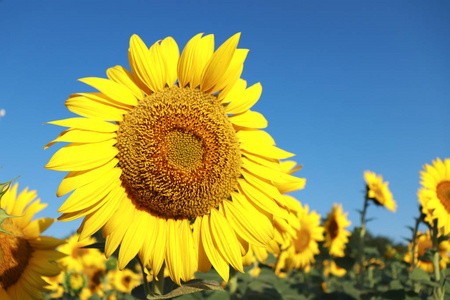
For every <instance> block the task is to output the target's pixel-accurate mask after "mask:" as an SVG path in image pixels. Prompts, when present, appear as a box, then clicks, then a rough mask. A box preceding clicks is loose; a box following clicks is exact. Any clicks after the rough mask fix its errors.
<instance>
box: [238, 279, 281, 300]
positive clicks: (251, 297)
mask: <svg viewBox="0 0 450 300" xmlns="http://www.w3.org/2000/svg"><path fill="white" fill-rule="evenodd" d="M243 299H247V300H281V299H283V298H282V297H281V295H280V293H279V292H278V291H277V290H276V289H275V288H274V287H273V286H272V285H271V284H268V283H263V282H260V281H254V282H251V283H250V284H249V285H248V288H247V291H246V292H245V295H244V297H243Z"/></svg>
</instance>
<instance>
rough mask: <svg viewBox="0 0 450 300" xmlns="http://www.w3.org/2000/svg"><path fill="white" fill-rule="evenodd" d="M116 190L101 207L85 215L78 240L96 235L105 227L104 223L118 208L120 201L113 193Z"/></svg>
mask: <svg viewBox="0 0 450 300" xmlns="http://www.w3.org/2000/svg"><path fill="white" fill-rule="evenodd" d="M115 191H117V189H115V190H113V191H111V192H110V194H109V195H108V196H107V197H108V199H104V200H103V201H102V202H104V204H103V206H101V207H100V208H99V209H97V210H96V211H94V212H93V213H90V214H89V215H87V216H86V217H85V218H84V220H83V225H84V226H83V230H82V231H81V233H80V240H84V239H85V238H88V237H90V236H91V235H93V234H94V233H96V232H97V231H98V230H100V228H102V227H103V225H105V223H106V221H108V220H109V219H110V218H111V217H112V216H113V215H114V213H115V212H116V210H117V209H118V208H119V204H120V202H121V201H118V199H117V193H115Z"/></svg>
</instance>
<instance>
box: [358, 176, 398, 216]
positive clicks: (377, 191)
mask: <svg viewBox="0 0 450 300" xmlns="http://www.w3.org/2000/svg"><path fill="white" fill-rule="evenodd" d="M364 179H365V180H366V183H367V197H368V198H369V199H373V201H374V202H375V203H376V204H378V205H383V206H384V207H386V208H387V209H389V210H390V211H392V212H395V211H396V209H397V204H396V203H395V200H394V199H393V198H392V193H391V191H390V190H389V187H388V185H389V182H387V181H386V182H383V176H381V175H377V174H375V173H374V172H371V171H365V172H364Z"/></svg>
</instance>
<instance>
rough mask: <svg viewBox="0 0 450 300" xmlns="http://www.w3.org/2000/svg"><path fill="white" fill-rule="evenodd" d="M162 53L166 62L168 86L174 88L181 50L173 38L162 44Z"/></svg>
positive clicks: (163, 41) (168, 38)
mask: <svg viewBox="0 0 450 300" xmlns="http://www.w3.org/2000/svg"><path fill="white" fill-rule="evenodd" d="M161 53H162V56H163V58H164V61H165V62H166V66H167V69H166V73H167V76H166V78H167V81H166V83H167V85H168V86H172V85H174V84H175V82H176V81H177V65H178V59H179V58H180V50H179V49H178V45H177V43H176V42H175V40H174V39H173V38H172V37H170V36H169V37H167V38H165V39H164V40H162V42H161Z"/></svg>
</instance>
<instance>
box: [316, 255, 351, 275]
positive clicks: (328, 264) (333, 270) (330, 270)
mask: <svg viewBox="0 0 450 300" xmlns="http://www.w3.org/2000/svg"><path fill="white" fill-rule="evenodd" d="M322 264H323V275H324V276H325V277H329V276H330V274H332V275H334V276H337V277H342V276H344V275H345V274H347V270H345V269H344V268H341V267H339V266H338V265H337V264H336V263H335V262H334V260H331V261H330V260H328V259H325V260H324V261H323V263H322Z"/></svg>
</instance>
